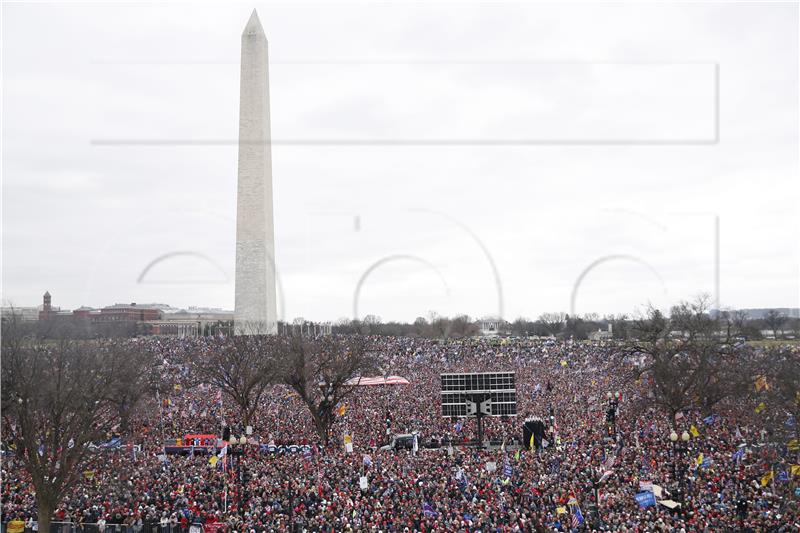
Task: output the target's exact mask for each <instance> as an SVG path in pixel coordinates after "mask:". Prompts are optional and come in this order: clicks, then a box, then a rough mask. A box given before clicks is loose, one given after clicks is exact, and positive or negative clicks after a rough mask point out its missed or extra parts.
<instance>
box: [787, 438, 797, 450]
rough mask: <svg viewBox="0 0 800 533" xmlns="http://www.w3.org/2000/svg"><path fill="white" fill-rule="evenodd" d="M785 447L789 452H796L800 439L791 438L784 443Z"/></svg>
mask: <svg viewBox="0 0 800 533" xmlns="http://www.w3.org/2000/svg"><path fill="white" fill-rule="evenodd" d="M786 449H787V450H789V451H790V452H796V451H798V450H800V439H792V440H790V441H789V442H787V443H786Z"/></svg>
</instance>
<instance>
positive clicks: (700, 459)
mask: <svg viewBox="0 0 800 533" xmlns="http://www.w3.org/2000/svg"><path fill="white" fill-rule="evenodd" d="M703 459H704V457H703V454H702V453H701V454H700V455H698V456H697V460H696V461H695V462H696V463H697V465H698V466H699V465H701V464H703Z"/></svg>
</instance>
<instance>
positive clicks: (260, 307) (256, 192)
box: [234, 10, 278, 335]
mask: <svg viewBox="0 0 800 533" xmlns="http://www.w3.org/2000/svg"><path fill="white" fill-rule="evenodd" d="M270 144H271V137H270V126H269V69H268V66H267V38H266V36H265V35H264V29H263V28H262V27H261V21H259V20H258V14H257V13H256V11H255V10H253V14H252V15H250V20H249V21H248V22H247V26H245V28H244V32H243V33H242V65H241V81H240V93H239V178H238V190H237V197H236V282H235V283H236V308H235V311H234V331H235V333H236V334H237V335H248V334H263V333H276V332H277V328H278V323H277V313H276V305H275V230H274V227H273V217H272V150H271V146H270Z"/></svg>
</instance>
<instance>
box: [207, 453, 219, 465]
mask: <svg viewBox="0 0 800 533" xmlns="http://www.w3.org/2000/svg"><path fill="white" fill-rule="evenodd" d="M217 461H219V457H217V456H216V455H212V456H211V457H210V458H209V459H208V464H210V465H211V466H217Z"/></svg>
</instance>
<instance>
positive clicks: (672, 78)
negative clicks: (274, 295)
mask: <svg viewBox="0 0 800 533" xmlns="http://www.w3.org/2000/svg"><path fill="white" fill-rule="evenodd" d="M253 8H256V9H257V11H258V14H259V17H260V19H261V22H262V25H263V26H264V30H265V33H266V35H267V39H268V40H269V56H270V65H269V76H270V100H271V120H272V124H271V128H272V138H273V141H274V144H273V148H272V155H273V187H274V198H275V206H274V208H275V211H274V212H275V233H276V234H275V238H276V241H275V249H276V258H277V268H278V277H279V282H278V292H279V302H278V312H279V317H280V318H284V319H292V318H294V317H305V318H306V319H310V320H337V319H339V318H343V317H354V316H355V317H363V316H365V315H367V314H373V315H377V316H379V317H381V318H382V319H384V320H406V321H412V320H414V319H415V318H416V317H417V316H427V315H428V314H429V313H430V312H432V311H433V312H436V313H439V314H443V315H453V314H456V313H467V314H469V315H471V316H473V317H482V316H490V315H500V316H502V317H504V318H506V319H509V320H513V319H514V318H516V317H519V316H525V317H531V318H535V317H536V316H538V315H539V314H540V313H543V312H550V311H566V312H570V313H578V314H584V313H589V312H594V313H598V314H600V315H603V314H609V313H615V314H616V313H628V314H631V313H635V312H637V311H640V310H641V309H643V308H644V307H645V306H646V305H650V304H652V305H654V306H656V307H660V308H664V309H666V308H668V307H669V306H670V305H672V304H674V303H676V302H678V301H679V300H683V299H688V298H692V297H694V296H695V295H697V294H701V293H706V294H709V295H710V296H711V298H712V300H713V301H714V302H715V303H718V305H719V306H720V307H733V308H748V307H798V306H800V282H799V281H798V280H799V278H800V254H798V243H800V211H798V205H800V203H798V200H800V180H798V173H799V171H800V168H799V167H798V162H799V158H798V155H799V154H798V7H797V4H796V3H769V2H759V3H733V2H729V3H704V2H697V3H687V2H653V3H650V2H643V3H635V4H634V3H619V2H614V3H605V2H595V3H571V2H558V3H493V2H484V3H472V2H447V3H437V2H432V3H410V2H409V3H406V2H352V3H348V2H335V3H319V2H318V3H299V2H292V3H250V2H236V3H234V2H226V3H202V4H192V5H188V4H155V3H142V4H134V3H60V4H59V3H4V4H3V5H2V82H3V90H2V106H3V108H2V144H3V154H2V298H3V302H4V304H9V303H10V304H13V305H16V306H32V305H38V304H39V303H41V297H42V294H43V293H44V292H45V291H46V290H48V291H50V293H51V294H52V295H53V304H54V305H58V306H61V307H62V308H65V309H72V308H76V307H79V306H82V305H88V306H93V307H100V306H104V305H108V304H112V303H115V302H140V303H145V302H163V303H168V304H171V305H173V306H176V307H184V308H185V307H188V306H208V307H221V308H226V309H232V308H233V299H234V265H235V242H234V240H235V217H236V166H237V146H236V141H237V134H238V104H239V103H238V94H239V64H238V62H239V53H240V48H239V47H240V36H241V32H242V30H243V28H244V26H245V24H246V22H247V20H248V18H249V16H250V13H251V11H252V10H253Z"/></svg>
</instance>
